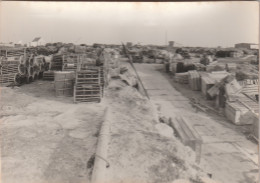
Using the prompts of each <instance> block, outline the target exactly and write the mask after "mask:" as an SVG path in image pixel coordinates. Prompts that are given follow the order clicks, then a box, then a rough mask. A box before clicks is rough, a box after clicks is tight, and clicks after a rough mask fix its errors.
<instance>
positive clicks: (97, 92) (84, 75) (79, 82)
mask: <svg viewBox="0 0 260 183" xmlns="http://www.w3.org/2000/svg"><path fill="white" fill-rule="evenodd" d="M100 70H101V69H100V67H91V68H89V69H87V70H81V71H77V72H76V82H75V85H74V102H75V103H79V102H100V101H101V97H102V90H103V89H102V83H101V71H100Z"/></svg>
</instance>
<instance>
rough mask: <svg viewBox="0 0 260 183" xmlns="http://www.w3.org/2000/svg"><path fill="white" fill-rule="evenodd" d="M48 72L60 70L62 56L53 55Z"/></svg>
mask: <svg viewBox="0 0 260 183" xmlns="http://www.w3.org/2000/svg"><path fill="white" fill-rule="evenodd" d="M50 70H52V71H61V70H62V55H53V57H52V60H51V66H50Z"/></svg>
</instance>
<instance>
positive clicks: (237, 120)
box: [225, 101, 253, 125]
mask: <svg viewBox="0 0 260 183" xmlns="http://www.w3.org/2000/svg"><path fill="white" fill-rule="evenodd" d="M225 115H226V117H227V119H229V120H230V121H231V122H232V123H234V124H236V125H246V124H253V120H250V118H251V116H252V112H251V111H250V109H249V108H248V107H246V105H244V104H243V102H242V103H241V102H239V101H236V102H226V105H225Z"/></svg>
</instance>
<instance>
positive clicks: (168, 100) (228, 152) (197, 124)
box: [135, 64, 258, 183]
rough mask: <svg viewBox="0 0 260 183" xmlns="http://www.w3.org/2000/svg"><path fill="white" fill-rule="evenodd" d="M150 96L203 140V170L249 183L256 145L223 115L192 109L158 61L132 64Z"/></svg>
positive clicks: (253, 175) (226, 181)
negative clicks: (205, 163)
mask: <svg viewBox="0 0 260 183" xmlns="http://www.w3.org/2000/svg"><path fill="white" fill-rule="evenodd" d="M135 67H136V69H137V72H138V74H139V76H140V78H141V80H142V82H143V84H144V87H145V89H146V90H147V92H148V95H149V96H150V99H151V101H152V102H153V103H154V104H155V106H157V108H158V110H159V111H160V113H161V114H162V115H163V116H165V117H171V118H172V119H175V117H176V116H178V115H183V116H185V118H186V119H188V121H189V126H190V127H191V128H192V129H193V130H195V131H197V133H198V134H199V135H200V136H201V138H202V140H203V145H202V159H204V160H205V161H207V163H208V164H209V166H208V167H206V171H207V172H209V173H212V174H213V178H214V179H215V180H219V181H222V182H223V183H243V182H244V183H245V182H246V183H251V182H252V183H253V182H255V181H256V180H257V175H258V166H257V164H258V155H257V145H256V144H254V143H252V142H251V141H249V140H247V139H246V138H245V135H244V134H242V133H240V132H238V131H237V130H236V126H235V125H234V126H233V127H232V125H230V124H229V125H225V123H228V121H227V120H226V119H225V118H221V117H219V118H217V117H216V116H213V115H210V114H206V113H203V112H198V113H195V110H194V109H193V107H192V106H191V104H190V103H189V99H187V98H186V97H184V96H183V95H182V94H181V93H180V92H178V91H177V90H176V89H175V88H174V87H173V86H172V85H171V84H170V82H169V81H168V79H167V78H165V76H163V74H161V73H160V71H159V69H162V67H163V66H162V65H158V64H135Z"/></svg>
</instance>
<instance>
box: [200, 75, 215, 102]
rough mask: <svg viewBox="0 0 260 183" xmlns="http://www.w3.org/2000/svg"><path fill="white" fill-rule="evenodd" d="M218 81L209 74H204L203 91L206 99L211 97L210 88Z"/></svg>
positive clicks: (202, 78) (202, 79)
mask: <svg viewBox="0 0 260 183" xmlns="http://www.w3.org/2000/svg"><path fill="white" fill-rule="evenodd" d="M215 83H216V81H215V80H214V79H212V78H211V77H210V76H209V75H206V74H205V75H203V76H202V77H201V92H202V94H203V95H204V96H205V97H206V99H211V97H210V96H209V94H208V90H209V89H210V88H211V87H213V86H214V85H215Z"/></svg>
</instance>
